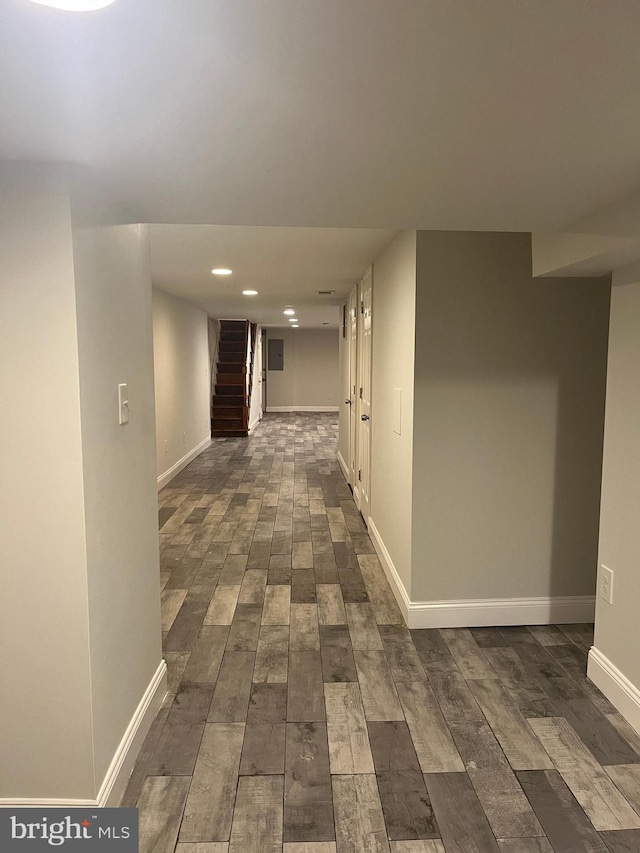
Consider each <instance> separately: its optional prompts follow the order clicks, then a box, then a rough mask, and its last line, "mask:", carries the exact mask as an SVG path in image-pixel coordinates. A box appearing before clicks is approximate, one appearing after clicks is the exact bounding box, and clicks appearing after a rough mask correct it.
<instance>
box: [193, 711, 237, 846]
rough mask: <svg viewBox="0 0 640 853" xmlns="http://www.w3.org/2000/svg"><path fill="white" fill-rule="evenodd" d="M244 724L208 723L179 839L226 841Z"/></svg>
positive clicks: (231, 813)
mask: <svg viewBox="0 0 640 853" xmlns="http://www.w3.org/2000/svg"><path fill="white" fill-rule="evenodd" d="M243 739H244V724H243V723H207V725H206V726H205V731H204V735H203V737H202V744H201V746H200V753H199V755H198V760H197V762H196V767H195V770H194V773H193V779H192V781H191V788H190V790H189V796H188V798H187V803H186V806H185V810H184V818H183V821H182V826H181V828H180V841H228V840H229V834H230V832H231V819H232V815H233V808H234V803H235V796H236V786H237V784H238V769H239V766H240V755H241V751H242V741H243Z"/></svg>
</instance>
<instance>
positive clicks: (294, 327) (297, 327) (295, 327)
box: [291, 323, 300, 329]
mask: <svg viewBox="0 0 640 853" xmlns="http://www.w3.org/2000/svg"><path fill="white" fill-rule="evenodd" d="M291 328H292V329H299V328H300V326H299V325H298V324H297V323H296V324H295V325H294V326H292V327H291Z"/></svg>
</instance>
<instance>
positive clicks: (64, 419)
mask: <svg viewBox="0 0 640 853" xmlns="http://www.w3.org/2000/svg"><path fill="white" fill-rule="evenodd" d="M0 280H1V282H2V284H1V285H0V352H1V356H0V381H1V383H2V388H3V389H4V402H5V405H4V406H3V418H2V484H3V487H2V489H1V490H0V502H1V511H2V535H1V537H0V572H1V574H2V595H1V596H0V647H1V648H2V649H3V650H4V654H3V675H2V679H3V684H4V689H3V691H2V692H3V700H2V702H1V703H0V732H1V735H0V798H5V797H9V798H12V797H16V798H21V797H36V798H38V797H50V796H57V797H86V796H91V795H92V794H93V793H94V775H93V758H92V730H91V691H90V675H89V674H90V663H89V635H88V631H89V629H88V623H87V574H86V559H85V547H86V542H85V527H84V487H83V479H82V436H81V424H80V388H79V378H78V343H77V333H76V309H75V289H74V279H73V256H72V250H71V216H70V206H69V196H68V193H67V190H66V182H65V180H64V177H63V176H62V175H59V174H58V173H57V172H56V171H55V170H53V169H47V168H46V167H44V166H30V167H27V166H24V167H19V166H17V165H16V164H6V165H5V166H0ZM61 685H64V689H61Z"/></svg>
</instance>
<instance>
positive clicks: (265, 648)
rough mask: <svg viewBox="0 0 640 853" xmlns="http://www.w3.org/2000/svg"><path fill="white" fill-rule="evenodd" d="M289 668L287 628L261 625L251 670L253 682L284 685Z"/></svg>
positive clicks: (284, 626)
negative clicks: (253, 665) (254, 660)
mask: <svg viewBox="0 0 640 853" xmlns="http://www.w3.org/2000/svg"><path fill="white" fill-rule="evenodd" d="M288 666H289V628H288V626H286V625H263V626H262V628H261V629H260V639H259V640H258V649H257V651H256V663H255V668H254V670H253V680H254V682H256V683H258V682H267V683H275V684H286V681H287V671H288Z"/></svg>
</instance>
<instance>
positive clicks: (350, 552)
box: [123, 415, 640, 853]
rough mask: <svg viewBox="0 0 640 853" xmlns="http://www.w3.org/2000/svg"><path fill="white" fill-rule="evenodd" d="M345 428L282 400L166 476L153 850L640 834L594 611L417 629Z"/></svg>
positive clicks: (560, 848)
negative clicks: (364, 501)
mask: <svg viewBox="0 0 640 853" xmlns="http://www.w3.org/2000/svg"><path fill="white" fill-rule="evenodd" d="M336 441H337V423H336V418H335V416H333V415H308V416H305V415H303V416H293V415H291V416H290V415H278V416H276V415H271V416H267V417H266V418H265V419H264V421H263V422H262V424H261V425H260V427H259V428H258V429H257V430H256V431H255V433H254V435H253V436H251V437H250V438H248V439H244V438H243V439H215V440H214V442H213V444H212V446H211V448H210V449H209V450H207V451H206V452H205V453H203V454H202V455H201V456H199V457H198V458H197V460H195V461H194V462H193V463H192V464H191V465H189V467H188V468H186V469H185V470H184V471H183V472H182V473H181V474H180V475H179V476H178V477H176V478H175V479H174V480H173V481H172V483H171V484H170V485H169V486H167V487H166V488H165V489H164V490H163V491H162V492H161V494H160V513H159V524H160V540H161V589H162V617H163V631H164V649H165V658H166V661H167V665H168V669H169V694H168V696H167V698H166V700H165V703H164V705H163V708H162V710H161V711H160V713H159V714H158V717H157V719H156V720H155V722H154V724H153V726H152V728H151V731H150V732H149V735H148V737H147V740H146V742H145V744H144V747H143V749H142V752H141V754H140V757H139V759H138V762H137V764H136V767H135V768H134V771H133V774H132V776H131V779H130V782H129V786H128V789H127V791H126V794H125V797H124V800H123V805H129V806H133V805H136V804H137V805H138V806H139V808H140V813H141V846H140V849H141V851H142V853H174V851H178V853H485V851H486V853H554V851H555V853H581V851H588V853H618V851H627V852H628V851H639V853H640V739H639V738H638V737H637V736H636V735H635V733H634V732H633V730H632V729H631V728H630V727H629V726H628V725H627V724H626V723H625V721H624V720H623V719H622V717H620V715H619V714H617V713H616V711H615V709H614V708H613V707H612V706H611V705H610V704H609V703H608V702H607V700H606V699H605V698H604V697H603V696H602V695H601V694H600V693H599V692H598V691H597V689H596V688H595V687H594V686H593V684H591V682H589V681H588V680H587V678H586V675H585V671H586V660H587V653H588V650H589V647H590V644H591V642H592V636H593V635H592V629H591V626H589V625H570V626H543V627H535V626H532V627H529V628H527V627H515V628H477V629H470V630H469V629H449V630H419V631H409V630H407V628H406V627H405V626H404V623H403V621H402V617H401V615H400V612H399V610H398V608H397V606H396V603H395V600H394V598H393V595H392V593H391V590H390V588H389V586H388V584H387V581H386V579H385V575H384V572H383V570H382V567H381V565H380V563H379V562H378V559H377V557H376V555H375V551H374V549H373V547H372V544H371V541H370V539H369V537H368V535H367V531H366V529H365V526H364V524H363V521H362V518H361V517H360V515H359V513H358V511H357V509H356V507H355V505H354V502H353V500H352V497H351V492H350V490H349V488H348V486H347V484H346V483H345V481H344V478H343V476H342V473H341V471H340V468H339V465H338V462H337V459H336Z"/></svg>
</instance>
